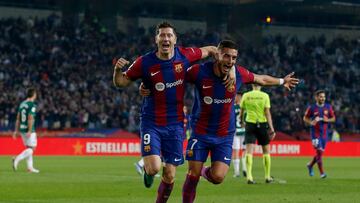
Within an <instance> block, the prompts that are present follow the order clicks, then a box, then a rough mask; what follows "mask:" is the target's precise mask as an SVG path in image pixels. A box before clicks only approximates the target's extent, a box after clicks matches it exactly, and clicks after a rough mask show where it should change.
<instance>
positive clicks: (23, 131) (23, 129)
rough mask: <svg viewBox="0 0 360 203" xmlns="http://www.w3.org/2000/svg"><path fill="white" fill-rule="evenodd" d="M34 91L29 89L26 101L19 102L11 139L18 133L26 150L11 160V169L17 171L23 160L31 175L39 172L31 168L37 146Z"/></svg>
mask: <svg viewBox="0 0 360 203" xmlns="http://www.w3.org/2000/svg"><path fill="white" fill-rule="evenodd" d="M35 99H36V90H35V89H34V88H29V89H28V90H27V93H26V100H24V101H23V102H21V104H20V106H19V108H18V113H17V116H16V124H15V132H14V134H13V138H14V139H16V136H17V135H18V134H19V133H20V135H21V138H22V140H23V142H24V145H25V146H26V149H25V150H24V151H22V152H21V153H20V154H19V155H17V156H16V157H14V158H13V169H14V171H16V170H17V167H18V164H19V162H20V161H21V160H23V159H25V160H26V163H27V169H28V171H29V172H31V173H39V170H37V169H35V168H34V167H33V153H34V151H35V148H36V146H37V139H36V133H35V117H36V104H35Z"/></svg>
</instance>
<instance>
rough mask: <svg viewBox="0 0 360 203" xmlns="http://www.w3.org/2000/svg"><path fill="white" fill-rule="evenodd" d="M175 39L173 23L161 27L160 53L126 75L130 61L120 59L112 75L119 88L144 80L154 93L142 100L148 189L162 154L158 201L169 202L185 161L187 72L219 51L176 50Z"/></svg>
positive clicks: (158, 33) (145, 58)
mask: <svg viewBox="0 0 360 203" xmlns="http://www.w3.org/2000/svg"><path fill="white" fill-rule="evenodd" d="M176 40H177V37H176V32H175V28H174V27H173V26H172V25H171V24H169V23H167V22H163V23H161V24H159V25H158V26H157V29H156V36H155V42H156V45H157V50H155V51H153V52H150V53H148V54H146V55H143V56H140V57H139V58H137V59H136V61H135V62H134V63H133V64H132V65H131V66H130V67H129V69H128V70H127V71H126V72H122V68H123V67H124V66H126V65H127V64H129V62H128V61H127V60H125V59H123V58H121V59H119V60H118V61H117V63H116V65H115V68H114V75H113V82H114V84H115V86H116V87H125V86H127V85H129V84H130V82H131V81H134V80H136V79H140V78H141V79H142V82H143V83H144V85H145V87H147V88H150V91H151V93H152V94H151V95H150V96H148V97H145V98H144V101H143V105H142V114H141V124H140V133H141V152H142V156H143V157H144V184H145V186H146V187H150V186H151V185H152V183H153V179H154V175H155V174H157V173H158V172H159V171H160V169H161V166H162V162H161V158H160V154H161V155H162V157H163V161H164V162H165V166H164V168H163V173H162V181H161V183H160V185H159V188H158V196H157V202H166V201H167V199H168V198H169V196H170V194H171V191H172V188H173V184H174V177H175V172H176V166H178V165H180V164H183V162H184V158H183V135H184V125H183V121H184V114H183V106H184V102H183V99H184V98H183V97H184V91H185V88H184V87H185V83H184V82H185V81H184V80H185V72H186V70H187V69H188V68H189V67H190V65H191V64H192V63H194V62H195V61H198V60H200V59H203V58H205V57H207V56H209V55H211V54H214V53H215V51H216V47H213V46H207V47H202V48H183V47H177V46H175V44H176Z"/></svg>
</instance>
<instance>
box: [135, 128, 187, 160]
mask: <svg viewBox="0 0 360 203" xmlns="http://www.w3.org/2000/svg"><path fill="white" fill-rule="evenodd" d="M183 134H184V124H183V123H178V124H173V125H167V126H155V125H154V124H150V122H149V123H147V122H141V124H140V135H141V154H142V156H148V155H159V156H162V158H163V161H164V162H165V163H169V164H173V165H175V166H178V165H181V164H183V163H184V156H183Z"/></svg>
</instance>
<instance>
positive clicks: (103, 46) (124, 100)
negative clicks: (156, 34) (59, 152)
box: [0, 15, 360, 134]
mask: <svg viewBox="0 0 360 203" xmlns="http://www.w3.org/2000/svg"><path fill="white" fill-rule="evenodd" d="M60 22H61V18H60V17H59V16H56V15H51V16H49V17H48V18H46V19H44V20H40V19H36V18H27V19H24V18H16V19H15V18H3V19H0V29H1V30H2V32H0V92H1V97H0V129H2V130H12V129H13V128H14V122H15V116H16V115H15V113H16V108H17V104H18V103H19V102H20V100H22V99H24V92H23V90H24V87H28V86H35V87H36V88H37V89H39V90H40V95H39V99H38V111H39V112H38V118H39V119H38V120H39V121H40V122H39V123H37V126H39V127H40V128H47V129H56V130H58V129H66V128H88V129H95V128H96V129H105V128H122V129H126V130H128V131H131V132H136V131H137V130H138V122H139V118H138V116H139V111H140V109H139V106H140V105H139V104H141V101H142V100H141V97H140V96H139V95H138V83H134V84H133V85H132V86H131V87H130V88H126V89H116V88H114V87H113V85H112V60H113V59H114V58H117V57H120V56H122V57H125V58H127V59H129V60H134V59H135V58H136V56H138V55H140V54H143V53H146V52H148V51H150V50H151V49H153V48H154V47H153V43H152V40H153V30H145V29H144V28H139V29H138V30H137V32H135V33H131V35H126V34H125V33H122V32H117V33H110V32H107V31H106V29H102V27H101V26H100V25H99V24H98V23H97V22H90V23H89V22H88V23H85V22H82V23H80V24H79V25H78V26H77V27H75V28H73V27H71V26H69V25H67V24H66V23H60ZM222 37H223V35H222V34H219V33H211V34H207V33H202V32H201V31H200V30H189V31H188V32H186V33H185V34H181V36H180V37H179V39H180V40H179V42H178V44H180V45H186V46H201V45H207V44H216V43H217V42H218V41H219V40H220V39H221V38H222ZM241 47H242V48H241V50H240V52H239V53H240V55H239V63H240V64H241V65H244V66H246V67H248V68H249V70H251V71H253V72H255V73H260V74H261V73H267V74H271V75H285V74H286V73H289V72H290V71H293V70H294V71H295V72H296V75H297V77H300V78H302V79H303V81H302V83H301V84H300V85H299V86H298V87H297V89H296V90H295V91H292V92H286V91H284V90H283V89H281V88H270V89H265V91H267V92H269V93H270V94H271V98H272V113H273V117H274V124H275V126H276V127H275V128H276V129H278V130H279V131H282V132H284V133H287V134H292V133H293V132H297V131H302V130H303V129H304V124H303V122H302V116H303V113H304V111H305V108H306V106H307V104H308V103H310V102H312V101H313V97H312V96H313V95H312V93H313V92H314V91H315V90H316V89H318V88H324V89H326V90H327V92H328V95H329V98H328V101H329V102H331V103H332V105H333V106H334V108H335V109H334V110H335V112H336V115H337V122H336V125H335V127H336V129H337V130H338V131H339V132H349V133H359V132H360V119H359V112H360V109H359V108H360V107H359V105H357V104H358V103H359V102H360V92H359V90H360V88H359V83H358V80H359V78H360V71H359V70H360V68H359V65H360V39H358V40H347V39H345V38H336V39H334V40H332V41H327V40H326V38H325V37H318V38H315V37H314V38H310V39H308V40H307V41H306V42H300V41H299V40H297V38H296V37H293V36H270V37H266V38H263V42H262V44H261V46H257V47H255V46H252V45H249V44H245V45H242V46H241ZM244 90H245V89H244ZM188 95H190V96H189V98H188V99H187V102H186V103H187V104H191V93H189V94H188Z"/></svg>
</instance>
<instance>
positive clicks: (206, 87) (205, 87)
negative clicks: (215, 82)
mask: <svg viewBox="0 0 360 203" xmlns="http://www.w3.org/2000/svg"><path fill="white" fill-rule="evenodd" d="M208 88H211V86H205V85H203V89H208Z"/></svg>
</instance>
